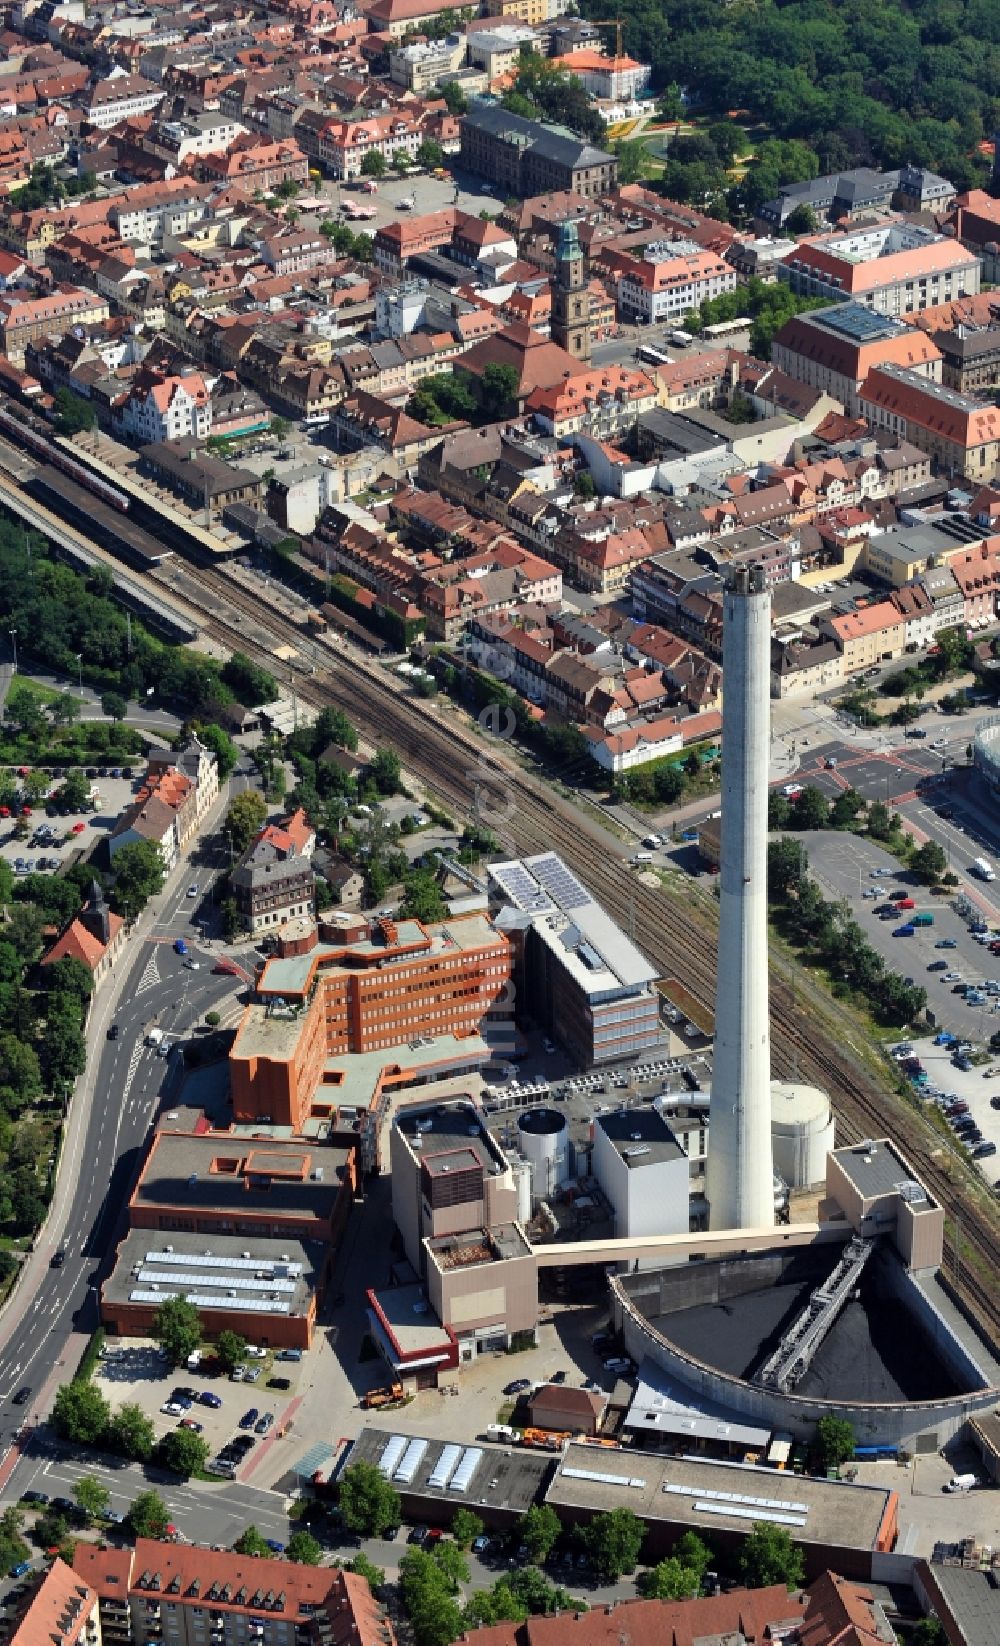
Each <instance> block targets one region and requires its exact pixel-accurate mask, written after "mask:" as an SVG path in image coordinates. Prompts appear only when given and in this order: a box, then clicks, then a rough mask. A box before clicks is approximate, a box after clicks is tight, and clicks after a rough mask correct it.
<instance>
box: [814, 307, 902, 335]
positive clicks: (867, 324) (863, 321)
mask: <svg viewBox="0 0 1000 1646" xmlns="http://www.w3.org/2000/svg"><path fill="white" fill-rule="evenodd" d="M819 319H820V321H821V323H822V324H823V325H824V326H826V327H828V329H829V330H830V331H838V332H841V333H842V334H843V336H844V337H850V338H852V339H853V341H854V342H855V343H874V341H875V339H876V338H878V337H892V336H893V335H894V333H895V332H897V331H898V330H899V324H898V322H895V321H893V320H890V319H889V317H888V316H887V315H884V314H874V313H873V312H872V311H871V310H870V309H865V308H862V306H861V304H860V303H844V304H842V305H841V306H840V307H839V308H837V309H835V310H834V311H833V313H832V314H823V315H821V316H819Z"/></svg>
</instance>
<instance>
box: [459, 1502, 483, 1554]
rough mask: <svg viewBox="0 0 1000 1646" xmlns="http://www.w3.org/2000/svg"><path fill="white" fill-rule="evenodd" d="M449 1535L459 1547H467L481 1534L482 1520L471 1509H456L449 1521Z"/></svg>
mask: <svg viewBox="0 0 1000 1646" xmlns="http://www.w3.org/2000/svg"><path fill="white" fill-rule="evenodd" d="M451 1535H452V1537H453V1538H454V1539H455V1542H456V1543H457V1544H458V1546H459V1548H460V1549H467V1548H468V1547H469V1545H470V1544H471V1543H474V1542H475V1540H476V1538H477V1537H482V1535H483V1522H482V1520H481V1519H480V1517H479V1516H478V1515H476V1514H473V1512H472V1510H471V1509H456V1510H455V1513H454V1515H453V1516H452V1521H451Z"/></svg>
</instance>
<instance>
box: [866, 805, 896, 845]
mask: <svg viewBox="0 0 1000 1646" xmlns="http://www.w3.org/2000/svg"><path fill="white" fill-rule="evenodd" d="M891 832H892V818H891V816H890V814H889V808H888V806H887V805H886V804H885V802H884V801H882V800H873V801H872V802H871V804H870V805H869V807H868V833H869V834H870V835H871V837H872V839H873V840H888V838H889V835H890V833H891Z"/></svg>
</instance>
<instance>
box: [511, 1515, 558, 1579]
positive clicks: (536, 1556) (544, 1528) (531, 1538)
mask: <svg viewBox="0 0 1000 1646" xmlns="http://www.w3.org/2000/svg"><path fill="white" fill-rule="evenodd" d="M517 1533H518V1537H519V1538H520V1540H521V1542H522V1543H523V1544H524V1546H525V1548H526V1549H527V1551H528V1557H529V1559H531V1560H533V1561H535V1562H536V1563H537V1564H540V1563H541V1562H542V1561H545V1560H548V1558H549V1555H550V1554H551V1553H552V1551H553V1549H554V1548H555V1546H556V1544H557V1543H558V1541H559V1538H560V1535H561V1533H562V1522H561V1521H560V1519H559V1516H558V1515H557V1514H556V1512H555V1510H554V1509H553V1508H552V1506H551V1504H549V1503H533V1504H532V1506H531V1508H530V1509H528V1510H527V1512H526V1513H525V1514H523V1515H522V1516H521V1518H520V1520H519V1521H518V1523H517Z"/></svg>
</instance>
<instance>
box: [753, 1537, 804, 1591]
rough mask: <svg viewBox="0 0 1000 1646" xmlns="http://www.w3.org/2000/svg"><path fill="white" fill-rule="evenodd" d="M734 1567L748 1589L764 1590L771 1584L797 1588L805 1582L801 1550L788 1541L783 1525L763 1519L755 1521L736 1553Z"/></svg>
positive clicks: (789, 1539)
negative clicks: (737, 1553) (773, 1523)
mask: <svg viewBox="0 0 1000 1646" xmlns="http://www.w3.org/2000/svg"><path fill="white" fill-rule="evenodd" d="M738 1564H739V1569H740V1572H741V1573H742V1575H743V1579H744V1581H745V1582H746V1584H747V1585H748V1586H749V1588H751V1589H766V1588H767V1587H768V1586H769V1585H770V1584H772V1583H784V1584H786V1585H787V1587H788V1588H789V1589H799V1588H801V1587H802V1584H803V1582H804V1580H805V1564H804V1562H803V1559H802V1550H801V1549H799V1548H797V1547H796V1545H795V1544H794V1543H793V1542H792V1540H791V1537H790V1536H789V1534H788V1532H787V1531H786V1530H785V1528H784V1526H774V1525H772V1524H771V1523H770V1522H769V1521H765V1520H758V1521H755V1523H754V1527H753V1530H752V1531H751V1533H750V1536H749V1537H748V1538H747V1539H746V1541H745V1543H744V1544H743V1547H742V1549H741V1550H740V1552H739V1557H738Z"/></svg>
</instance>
